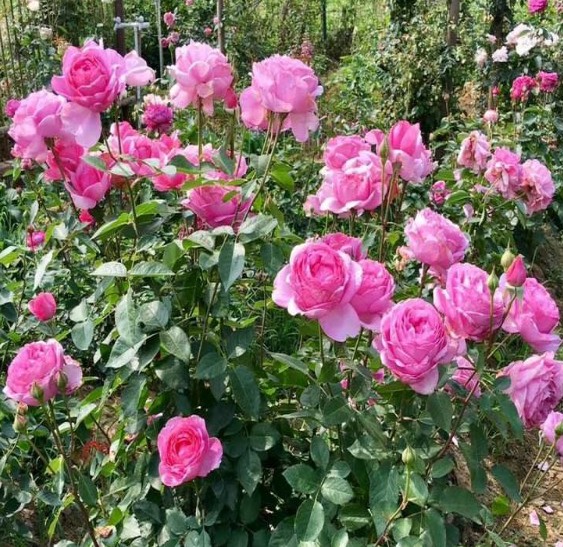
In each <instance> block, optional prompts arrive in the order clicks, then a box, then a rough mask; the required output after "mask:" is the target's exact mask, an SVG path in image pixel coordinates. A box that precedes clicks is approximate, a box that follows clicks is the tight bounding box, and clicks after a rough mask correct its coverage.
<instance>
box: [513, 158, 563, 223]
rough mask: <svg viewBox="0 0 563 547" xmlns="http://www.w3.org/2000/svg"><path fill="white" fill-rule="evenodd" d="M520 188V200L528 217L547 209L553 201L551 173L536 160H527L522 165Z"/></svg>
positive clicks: (553, 189) (553, 186)
mask: <svg viewBox="0 0 563 547" xmlns="http://www.w3.org/2000/svg"><path fill="white" fill-rule="evenodd" d="M521 180H522V181H521V185H520V188H521V189H522V191H523V192H524V195H523V197H522V200H523V201H524V205H525V206H526V212H527V213H528V214H529V215H532V214H533V213H536V212H538V211H543V210H544V209H547V208H548V207H549V205H550V204H551V202H552V201H553V195H554V194H555V185H554V184H553V179H552V178H551V171H550V170H549V169H548V168H547V167H546V166H545V165H544V164H543V163H541V162H540V161H538V160H528V161H526V162H524V163H523V164H522V179H521Z"/></svg>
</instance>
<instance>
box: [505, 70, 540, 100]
mask: <svg viewBox="0 0 563 547" xmlns="http://www.w3.org/2000/svg"><path fill="white" fill-rule="evenodd" d="M537 87H538V82H537V81H536V80H535V79H534V78H532V77H531V76H518V78H516V79H515V80H514V81H513V82H512V89H511V90H510V98H511V99H512V100H513V101H515V102H517V101H518V102H526V101H527V100H528V97H529V96H530V93H531V92H532V91H534V90H535V89H537Z"/></svg>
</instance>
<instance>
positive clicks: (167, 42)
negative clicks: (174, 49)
mask: <svg viewBox="0 0 563 547" xmlns="http://www.w3.org/2000/svg"><path fill="white" fill-rule="evenodd" d="M160 45H161V46H162V47H163V48H164V49H167V48H169V47H170V40H169V39H168V38H161V39H160Z"/></svg>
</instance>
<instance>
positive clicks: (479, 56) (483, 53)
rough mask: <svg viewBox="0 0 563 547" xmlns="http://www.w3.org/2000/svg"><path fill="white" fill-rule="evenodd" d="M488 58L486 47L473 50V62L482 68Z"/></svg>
mask: <svg viewBox="0 0 563 547" xmlns="http://www.w3.org/2000/svg"><path fill="white" fill-rule="evenodd" d="M488 58H489V54H488V53H487V50H486V49H483V48H479V49H478V50H477V51H476V52H475V63H477V66H478V67H479V68H483V67H484V66H485V65H486V64H487V59H488Z"/></svg>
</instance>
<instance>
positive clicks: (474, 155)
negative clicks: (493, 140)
mask: <svg viewBox="0 0 563 547" xmlns="http://www.w3.org/2000/svg"><path fill="white" fill-rule="evenodd" d="M490 156H491V145H490V143H489V139H487V136H486V135H484V134H483V133H481V132H480V131H472V132H471V133H470V134H469V136H468V137H467V138H465V139H464V140H463V141H462V143H461V150H460V151H459V154H458V156H457V163H458V165H461V166H462V167H467V168H468V169H471V170H472V171H473V172H474V173H480V172H481V171H484V170H485V167H486V166H487V160H488V159H489V157H490Z"/></svg>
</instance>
